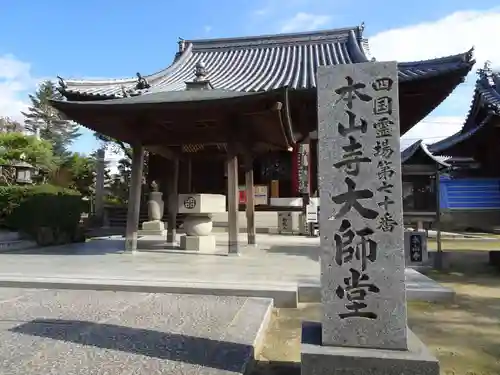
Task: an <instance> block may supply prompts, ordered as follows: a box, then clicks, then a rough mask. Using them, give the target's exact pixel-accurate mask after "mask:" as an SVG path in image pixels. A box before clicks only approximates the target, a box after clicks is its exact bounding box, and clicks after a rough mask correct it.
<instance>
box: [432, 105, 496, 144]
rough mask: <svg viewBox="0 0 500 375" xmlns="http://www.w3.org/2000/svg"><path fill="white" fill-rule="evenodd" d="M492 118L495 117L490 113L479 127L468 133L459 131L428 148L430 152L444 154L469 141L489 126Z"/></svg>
mask: <svg viewBox="0 0 500 375" xmlns="http://www.w3.org/2000/svg"><path fill="white" fill-rule="evenodd" d="M492 116H493V115H492V114H491V113H489V114H488V115H487V116H486V117H485V118H484V120H483V121H481V123H480V124H479V125H478V126H476V127H474V128H472V129H470V130H469V131H467V132H462V131H459V132H457V133H455V134H452V135H450V136H449V137H448V138H445V139H442V140H440V141H439V142H436V143H433V144H430V145H429V146H428V148H429V151H430V152H431V153H443V152H444V151H446V150H448V149H449V148H450V147H452V146H455V145H456V144H458V143H461V142H463V141H465V140H467V139H469V138H470V137H471V136H472V135H474V134H475V133H477V132H478V131H479V130H480V129H482V128H483V127H484V126H485V125H486V124H488V122H489V121H490V119H491V117H492Z"/></svg>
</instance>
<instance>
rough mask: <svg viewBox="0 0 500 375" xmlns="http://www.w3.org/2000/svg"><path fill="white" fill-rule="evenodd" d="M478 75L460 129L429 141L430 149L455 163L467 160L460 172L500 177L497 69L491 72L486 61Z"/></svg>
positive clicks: (499, 112) (499, 99)
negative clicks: (497, 141) (434, 141)
mask: <svg viewBox="0 0 500 375" xmlns="http://www.w3.org/2000/svg"><path fill="white" fill-rule="evenodd" d="M477 75H478V78H477V81H476V86H475V89H474V95H473V98H472V104H471V106H470V109H469V113H468V115H467V118H466V120H465V122H464V124H463V126H462V129H460V131H459V132H457V133H455V134H453V135H451V136H449V137H447V138H445V139H443V140H441V141H439V142H436V143H433V144H431V145H429V151H430V152H431V153H433V154H435V155H442V156H447V157H449V160H448V163H454V164H456V165H457V166H458V165H460V164H462V165H463V164H464V163H467V164H468V168H461V171H462V173H461V174H462V175H465V176H473V177H500V170H499V168H498V160H500V159H499V157H500V149H499V147H498V146H497V144H496V139H498V136H499V135H500V73H496V72H493V71H492V70H491V68H490V67H489V64H488V63H486V64H485V67H484V68H483V69H479V70H478V72H477Z"/></svg>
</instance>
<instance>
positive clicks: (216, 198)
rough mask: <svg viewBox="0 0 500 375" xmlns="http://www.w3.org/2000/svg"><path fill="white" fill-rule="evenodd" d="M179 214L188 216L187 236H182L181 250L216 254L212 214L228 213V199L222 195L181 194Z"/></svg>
mask: <svg viewBox="0 0 500 375" xmlns="http://www.w3.org/2000/svg"><path fill="white" fill-rule="evenodd" d="M179 212H180V213H184V214H188V216H186V218H185V219H184V231H185V232H186V234H185V235H182V236H181V243H180V247H181V249H183V250H190V251H199V252H204V253H213V252H215V250H216V247H215V237H214V236H213V235H212V227H213V223H212V213H215V212H226V197H225V196H224V195H220V194H180V195H179Z"/></svg>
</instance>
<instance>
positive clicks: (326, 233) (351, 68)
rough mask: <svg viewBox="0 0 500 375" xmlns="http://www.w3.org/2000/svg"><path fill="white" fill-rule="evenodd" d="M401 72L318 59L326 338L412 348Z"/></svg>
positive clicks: (390, 66) (392, 66)
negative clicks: (406, 270) (401, 140)
mask: <svg viewBox="0 0 500 375" xmlns="http://www.w3.org/2000/svg"><path fill="white" fill-rule="evenodd" d="M397 72H398V70H397V64H396V63H395V62H375V63H362V64H350V65H337V66H322V67H319V69H318V80H317V81H318V122H319V124H318V134H319V168H318V174H319V186H320V198H321V217H320V232H321V250H322V251H321V287H322V304H323V321H322V335H323V345H335V346H353V347H367V348H384V349H401V350H404V349H406V348H407V337H406V330H407V327H406V324H407V320H406V295H405V285H404V268H405V264H404V249H403V244H404V242H403V213H402V190H401V156H400V151H399V137H400V134H399V101H398V75H397Z"/></svg>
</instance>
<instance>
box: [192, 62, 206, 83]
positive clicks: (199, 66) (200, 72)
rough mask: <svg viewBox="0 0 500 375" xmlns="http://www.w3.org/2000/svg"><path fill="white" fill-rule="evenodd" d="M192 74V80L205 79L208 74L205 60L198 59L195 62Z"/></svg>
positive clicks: (199, 80)
mask: <svg viewBox="0 0 500 375" xmlns="http://www.w3.org/2000/svg"><path fill="white" fill-rule="evenodd" d="M194 75H195V77H196V78H195V79H194V82H201V81H206V80H207V79H206V76H207V75H208V71H207V68H206V66H205V62H203V61H198V62H197V63H196V66H195V68H194Z"/></svg>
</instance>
